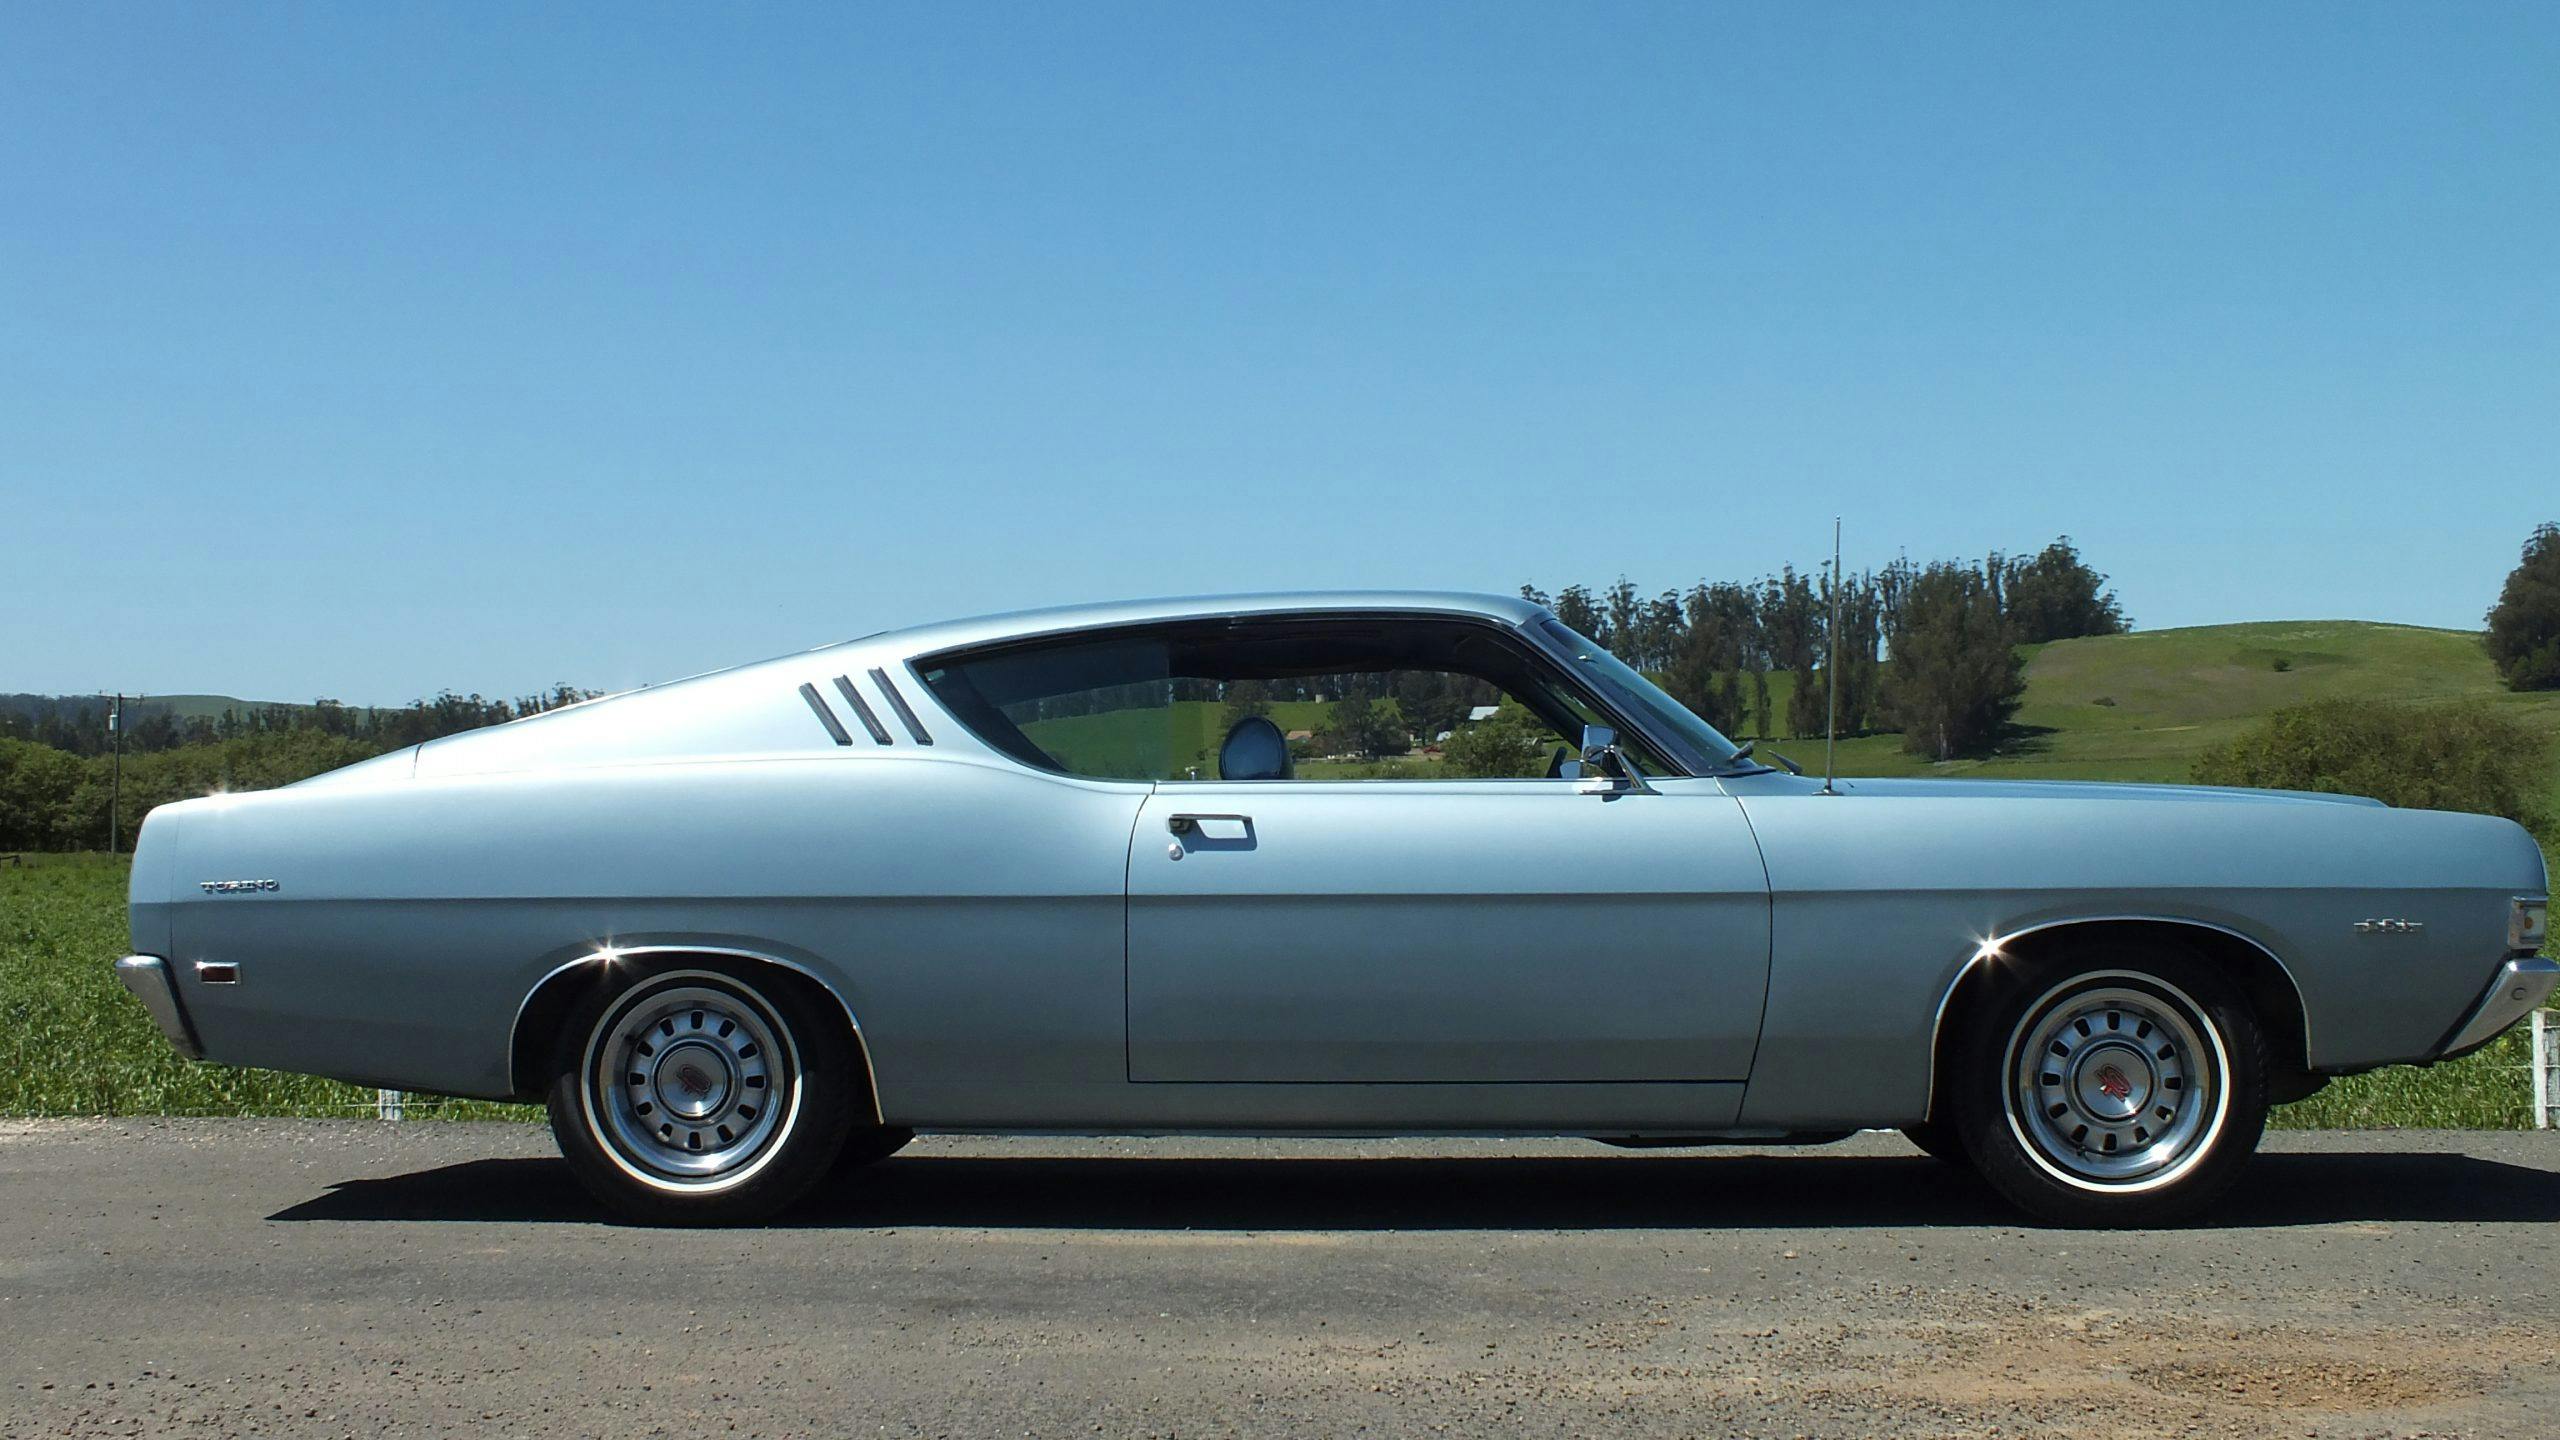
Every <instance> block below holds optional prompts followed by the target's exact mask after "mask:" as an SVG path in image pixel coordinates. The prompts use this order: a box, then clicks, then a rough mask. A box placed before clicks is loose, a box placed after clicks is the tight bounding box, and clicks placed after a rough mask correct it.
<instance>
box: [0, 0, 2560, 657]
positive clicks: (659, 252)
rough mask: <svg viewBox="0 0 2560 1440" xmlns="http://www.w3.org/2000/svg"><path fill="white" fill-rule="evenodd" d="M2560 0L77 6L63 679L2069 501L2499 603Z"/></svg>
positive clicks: (14, 205)
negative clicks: (2467, 1) (2390, 2)
mask: <svg viewBox="0 0 2560 1440" xmlns="http://www.w3.org/2000/svg"><path fill="white" fill-rule="evenodd" d="M2555 75H2560V7H2553V6H2548V5H2529V4H2511V5H2496V4H2480V5H2462V6H2430V5H2416V4H2411V5H2403V6H2394V7H2366V6H2356V5H2338V4H2319V5H2311V6H2304V7H2260V6H2251V7H2224V6H2219V5H2216V6H2202V7H2195V8H2180V7H2174V6H2171V7H2142V8H2140V9H2125V8H2119V7H2105V8H2102V7H2085V6H2084V7H2046V6H2038V7H2031V8H2017V9H2006V10H2002V9H1993V8H1989V7H1973V8H1964V9H1958V8H1955V7H1917V6H1896V7H1882V6H1878V7H1858V6H1825V7H1778V6H1770V7H1758V8H1741V7H1722V6H1704V5H1687V4H1682V5H1667V6H1611V7H1597V8H1568V7H1560V6H1548V5H1539V6H1521V7H1505V6H1497V5H1480V4H1467V5H1458V6H1450V7H1446V8H1437V7H1425V6H1419V5H1394V6H1376V5H1348V4H1345V5H1287V6H1267V7H1245V6H1192V5H1164V6H1125V7H1103V6H1055V5H1025V6H1020V7H1008V6H992V5H972V6H964V7H935V8H930V9H925V8H919V9H913V10H888V9H879V8H870V7H862V8H856V7H824V8H809V9H797V8H792V7H786V6H778V5H777V6H758V7H713V6H695V5H686V6H670V7H664V8H634V7H623V6H616V7H610V8H606V7H596V8H591V9H584V10H575V9H569V8H566V7H539V8H536V7H506V6H498V5H460V6H438V5H406V6H395V5H379V6H376V5H345V6H338V7H323V6H293V7H267V8H263V9H252V8H248V7H233V6H192V7H180V6H123V7H115V6H97V7H74V6H50V7H20V8H16V9H13V10H11V11H10V12H9V13H8V15H7V16H6V17H5V19H0V134H5V135H6V136H8V137H9V138H8V140H7V141H6V143H5V144H0V196H5V197H6V200H5V203H6V204H7V206H8V220H7V223H6V224H0V524H5V525H6V527H7V532H6V539H5V544H0V556H5V561H4V562H0V563H5V567H6V568H5V573H6V575H7V579H8V586H7V590H8V599H7V613H6V617H5V620H0V690H38V691H79V690H89V689H97V688H102V687H111V686H116V685H124V686H128V687H134V686H138V687H142V688H146V689H151V690H157V691H162V692H170V691H192V690H213V691H222V692H228V693H233V694H243V695H251V696H257V697H269V698H306V697H309V696H312V695H316V694H330V695H335V696H339V697H341V698H345V699H349V700H355V701H375V702H398V701H402V700H406V699H408V698H411V697H413V696H415V695H418V694H421V693H424V692H427V691H431V690H433V689H435V688H437V687H439V686H453V687H457V688H464V689H479V690H482V691H484V692H489V693H500V692H509V691H515V690H524V689H531V688H533V687H537V686H540V685H542V684H545V683H547V682H549V681H552V680H555V679H565V680H570V681H573V682H576V683H580V684H585V685H592V686H601V687H620V686H625V685H630V684H635V683H639V682H642V681H646V680H653V679H663V678H667V677H670V676H674V675H678V674H683V673H688V672H690V671H694V670H699V669H703V668H706V667H710V666H713V665H718V664H724V663H729V662H733V661H738V660H744V659H749V658H754V657H757V656H761V655H766V654H771V653H775V652H779V651H783V650H789V649H794V648H799V647H802V646H806V645H811V644H817V643H821V642H824V641H828V640H832V639H838V638H843V637H845V636H848V635H853V634H858V633H862V632H865V631H869V630H873V629H877V628H881V627H883V626H887V625H894V624H899V623H904V622H909V621H914V620H920V619H927V618H933V617H936V616H942V615H949V614H955V613H960V614H965V613H974V612H979V611H986V610H995V609H1010V608H1015V607H1019V606H1026V605H1037V604H1046V603H1055V602H1062V601H1071V600H1080V599H1093V598H1104V597H1114V596H1125V595H1145V594H1164V593H1181V592H1193V591H1210V590H1235V589H1273V588H1286V587H1298V586H1336V585H1361V586H1369V585H1393V586H1435V587H1438V586H1448V587H1463V588H1474V589H1495V590H1508V589H1510V588H1512V587H1513V586H1515V585H1517V584H1518V583H1519V582H1520V581H1522V580H1523V579H1535V580H1537V581H1538V582H1540V583H1541V584H1545V585H1548V586H1550V587H1553V586H1556V585H1560V584H1562V583H1564V582H1567V581H1571V580H1577V579H1579V580H1587V581H1590V582H1594V583H1603V582H1606V581H1608V580H1610V579H1612V578H1614V577H1615V576H1617V575H1618V574H1620V573H1622V572H1623V573H1624V574H1626V575H1628V576H1629V577H1631V578H1633V579H1634V580H1636V581H1637V582H1638V583H1639V584H1640V585H1642V586H1643V587H1645V588H1646V589H1647V590H1648V591H1650V590H1653V589H1659V588H1663V587H1667V586H1673V585H1683V584H1686V583H1688V582H1690V581H1692V580H1695V579H1698V578H1701V577H1712V578H1748V577H1750V576H1752V575H1755V574H1758V573H1761V572H1763V571H1766V570H1770V569H1774V568H1775V567H1776V566H1777V565H1778V564H1780V563H1781V562H1784V561H1790V560H1792V561H1795V562H1797V563H1798V564H1808V563H1812V562H1815V561H1817V560H1818V559H1819V557H1820V556H1821V554H1822V552H1823V551H1824V549H1825V548H1826V545H1827V541H1828V532H1829V525H1830V517H1831V515H1832V514H1833V513H1834V512H1846V514H1847V515H1848V517H1849V518H1848V549H1849V560H1850V563H1851V565H1853V566H1865V565H1874V564H1880V563H1882V562H1884V561H1886V560H1889V559H1891V558H1893V557H1894V556H1895V555H1896V554H1897V553H1902V552H1906V551H1907V552H1908V553H1909V554H1911V555H1912V556H1914V557H1918V558H1926V557H1933V556H1940V555H1957V554H1963V555H1978V554H1980V553H1981V552H1983V551H1985V550H1989V549H1994V548H1998V549H2005V550H2017V549H2021V548H2030V547H2034V546H2036V545H2039V544H2041V543H2042V542H2043V541H2045V540H2047V539H2049V538H2050V537H2052V536H2053V535H2055V534H2057V533H2060V532H2064V531H2068V532H2070V533H2071V534H2072V535H2074V536H2076V537H2077V538H2078V539H2079V541H2080V542H2081V544H2082V546H2083V548H2084V549H2085V550H2086V551H2087V553H2088V554H2089V556H2090V558H2091V559H2092V560H2093V561H2094V562H2095V563H2096V564H2097V565H2099V567H2100V568H2102V569H2105V570H2108V571H2111V572H2112V573H2113V574H2114V575H2115V577H2116V581H2117V585H2118V588H2119V591H2120V593H2121V595H2122V596H2123V598H2124V600H2125V602H2126V604H2127V606H2128V608H2129V609H2130V610H2131V611H2132V612H2133V614H2134V616H2135V617H2136V619H2137V620H2138V621H2139V622H2140V623H2142V624H2143V625H2144V626H2146V627H2150V626H2162V625H2179V624H2198V623H2208V622H2215V621H2224V620H2243V619H2275V618H2294V617H2353V618H2369V619H2382V620H2396V621H2406V622H2413V623H2421V624H2434V625H2476V624H2477V623H2478V622H2479V618H2480V615H2481V613H2482V611H2483V610H2484V609H2485V608H2486V607H2487V605H2488V604H2489V603H2490V601H2491V599H2492V598H2493V597H2494V595H2495V593H2496V588H2497V584H2498V582H2499V579H2500V578H2501V577H2502V576H2503V574H2504V573H2505V571H2506V569H2507V568H2508V567H2509V566H2510V565H2512V564H2513V563H2514V560H2515V556H2516V552H2517V549H2518V547H2519V546H2520V545H2521V544H2522V542H2523V541H2524V539H2525V536H2526V534H2527V532H2528V531H2529V530H2530V529H2531V527H2532V526H2533V525H2534V524H2535V523H2536V522H2538V521H2542V520H2548V519H2555V518H2560V464H2555V456H2560V313H2555V312H2560V184H2555V181H2560V174H2555V170H2560V84H2555V83H2554V82H2553V77H2554V76H2555Z"/></svg>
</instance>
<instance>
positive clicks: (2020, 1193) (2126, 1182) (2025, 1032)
mask: <svg viewBox="0 0 2560 1440" xmlns="http://www.w3.org/2000/svg"><path fill="white" fill-rule="evenodd" d="M1948 1081H1949V1084H1950V1086H1951V1094H1950V1095H1949V1097H1948V1098H1949V1100H1950V1102H1951V1103H1950V1111H1951V1115H1952V1122H1951V1123H1952V1126H1953V1129H1954V1132H1955V1135H1956V1137H1957V1138H1958V1139H1959V1140H1960V1141H1961V1142H1962V1143H1963V1145H1964V1149H1965V1153H1966V1154H1967V1155H1969V1156H1970V1157H1972V1160H1973V1163H1974V1166H1975V1168H1976V1169H1978V1170H1979V1171H1981V1173H1982V1176H1983V1178H1984V1179H1986V1180H1988V1181H1989V1182H1990V1183H1991V1184H1992V1186H1993V1187H1994V1188H1995V1189H1997V1190H1999V1191H2000V1193H2001V1194H2003V1195H2005V1196H2007V1197H2008V1198H2009V1199H2010V1200H2012V1201H2014V1202H2015V1203H2016V1204H2018V1205H2019V1206H2020V1207H2021V1208H2023V1209H2025V1210H2027V1211H2028V1212H2030V1213H2031V1214H2034V1215H2035V1216H2037V1217H2038V1218H2040V1219H2043V1220H2047V1221H2050V1222H2052V1223H2055V1224H2061V1225H2090V1226H2098V1225H2127V1226H2130V1225H2162V1224H2170V1223H2174V1222H2176V1221H2179V1220H2184V1219H2186V1218H2187V1217H2189V1216H2191V1215H2194V1214H2195V1213H2196V1212H2197V1211H2199V1210H2201V1209H2203V1208H2204V1207H2205V1206H2207V1205H2209V1204H2211V1203H2212V1202H2213V1201H2214V1200H2215V1199H2217V1198H2219V1197H2220V1196H2221V1194H2222V1193H2223V1192H2224V1191H2225V1190H2227V1189H2229V1188H2230V1186H2231V1184H2232V1182H2233V1181H2234V1180H2236V1179H2238V1178H2239V1174H2240V1170H2241V1168H2242V1167H2243V1166H2244V1165H2246V1164H2247V1163H2248V1159H2249V1156H2250V1154H2251V1153H2252V1152H2254V1151H2255V1150H2256V1148H2257V1144H2258V1136H2259V1133H2260V1131H2261V1130H2263V1129H2264V1128H2265V1125H2266V1117H2267V1054H2266V1039H2265V1034H2264V1031H2263V1030H2262V1029H2261V1027H2260V1026H2259V1024H2258V1020H2257V1017H2256V1016H2255V1015H2254V1014H2253V1013H2252V1012H2251V1010H2250V1008H2249V1002H2248V998H2247V997H2246V995H2244V994H2243V993H2242V992H2241V990H2240V988H2239V987H2238V986H2237V985H2235V984H2233V983H2232V982H2231V981H2230V980H2229V979H2228V978H2226V977H2225V976H2224V975H2223V974H2221V973H2220V972H2219V971H2217V970H2216V969H2214V968H2213V967H2212V966H2211V965H2210V964H2208V963H2206V962H2205V961H2204V960H2203V958H2202V957H2200V956H2198V955H2197V954H2195V953H2194V952H2193V951H2190V950H2186V949H2184V948H2181V947H2177V946H2172V945H2161V946H2128V945H2118V944H2110V945H2107V946H2104V947H2092V948H2091V949H2089V950H2085V951H2081V952H2078V953H2074V954H2065V955H2054V956H2049V957H2046V958H2043V959H2041V960H2039V961H2035V962H2031V963H2027V964H2024V965H2020V966H2019V967H2018V968H2017V969H2015V970H2014V971H2013V972H2011V973H2009V974H2006V975H2004V976H2002V977H2001V978H2000V980H1999V981H1998V982H1997V984H1996V987H1995V989H1994V990H1993V992H1992V993H1991V995H1990V996H1989V997H1988V1003H1986V1004H1984V1005H1982V1006H1980V1007H1978V1008H1977V1010H1976V1011H1975V1012H1974V1014H1973V1015H1972V1016H1971V1017H1970V1022H1969V1023H1968V1024H1967V1025H1966V1026H1965V1030H1964V1034H1963V1036H1962V1038H1961V1041H1960V1048H1959V1051H1958V1055H1957V1057H1956V1064H1955V1066H1954V1067H1953V1070H1952V1071H1951V1073H1950V1074H1949V1076H1948Z"/></svg>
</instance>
